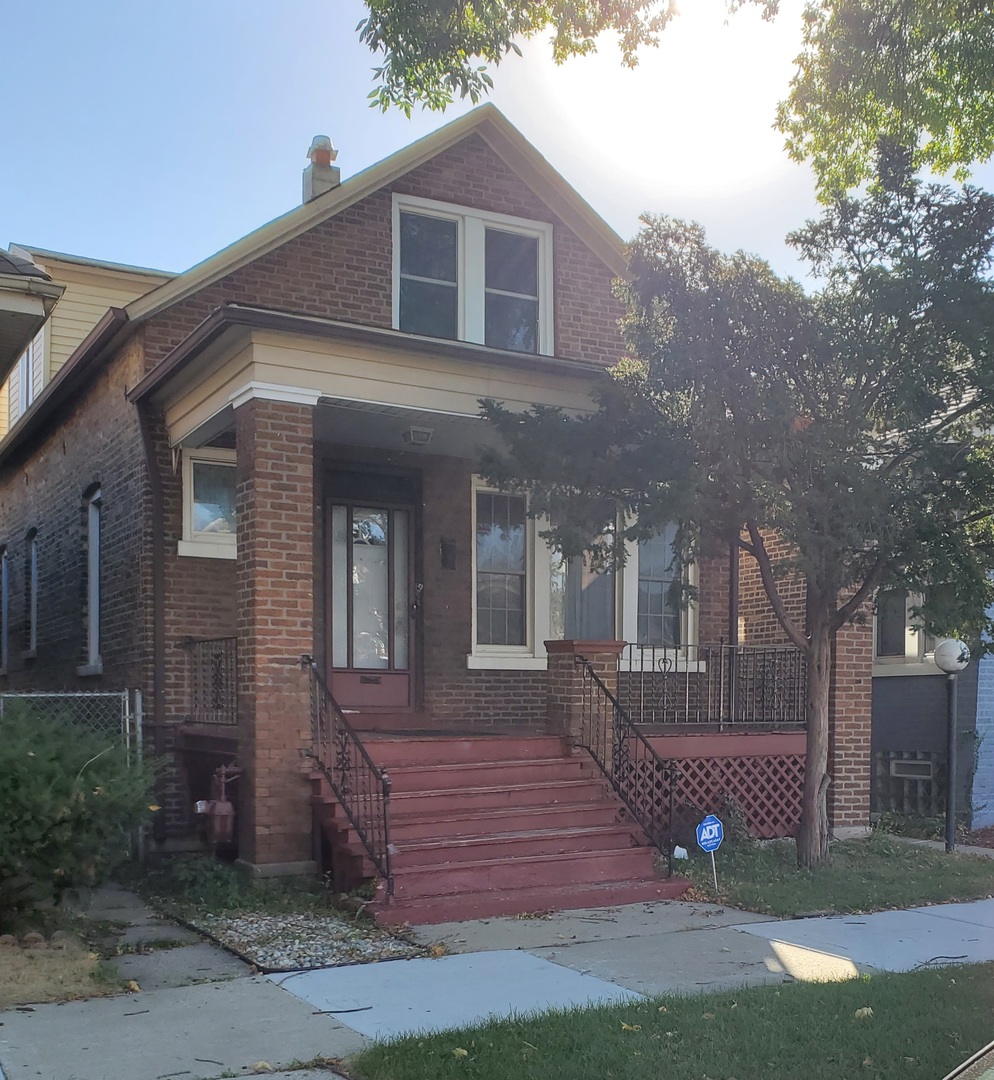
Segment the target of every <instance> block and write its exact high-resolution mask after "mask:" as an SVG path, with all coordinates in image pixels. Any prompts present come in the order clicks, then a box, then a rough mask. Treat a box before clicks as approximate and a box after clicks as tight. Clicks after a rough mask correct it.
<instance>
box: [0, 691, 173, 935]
mask: <svg viewBox="0 0 994 1080" xmlns="http://www.w3.org/2000/svg"><path fill="white" fill-rule="evenodd" d="M152 784H153V770H152V769H151V768H150V767H148V766H147V765H145V764H143V763H141V762H131V763H129V761H128V756H127V751H126V750H125V748H124V747H123V746H122V745H121V743H120V740H119V739H118V738H117V737H115V736H112V735H99V734H95V733H93V732H91V731H86V730H84V729H81V728H79V727H78V726H76V725H74V724H72V723H71V722H70V721H68V720H67V719H66V718H64V717H63V716H60V715H59V714H58V712H57V711H53V710H47V709H45V708H44V707H39V706H27V705H25V704H23V703H20V702H14V703H10V704H8V705H7V706H6V707H5V709H4V712H3V715H2V716H0V922H2V921H3V920H4V918H5V916H8V917H9V915H10V913H11V912H12V911H13V910H16V909H17V908H21V907H27V906H30V905H32V904H34V903H37V902H38V901H41V900H45V899H51V898H54V899H56V900H57V899H58V898H59V897H60V896H61V895H62V893H63V892H65V891H66V890H67V889H78V888H81V887H85V886H91V885H96V884H99V883H100V882H101V881H103V880H106V877H107V875H108V874H110V873H112V872H113V871H114V870H115V869H116V868H117V867H118V866H119V865H120V864H121V863H122V862H123V861H125V860H126V859H127V858H128V855H129V851H130V838H131V836H132V835H133V833H134V831H135V830H136V829H137V827H138V826H139V824H140V823H141V822H142V821H143V820H144V819H145V818H147V817H148V814H149V810H150V803H151V801H152Z"/></svg>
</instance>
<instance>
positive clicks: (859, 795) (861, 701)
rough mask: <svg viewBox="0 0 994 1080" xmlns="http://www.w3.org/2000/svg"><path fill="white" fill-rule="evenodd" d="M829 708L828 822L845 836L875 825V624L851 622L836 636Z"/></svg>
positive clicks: (835, 830)
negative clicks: (872, 790)
mask: <svg viewBox="0 0 994 1080" xmlns="http://www.w3.org/2000/svg"><path fill="white" fill-rule="evenodd" d="M832 666H833V676H832V691H831V697H830V699H829V706H828V709H829V711H828V722H829V737H828V772H829V775H830V776H831V777H832V783H831V785H830V786H829V789H828V820H829V823H830V824H831V826H832V830H833V832H834V833H835V834H836V835H839V832H840V830H842V832H843V835H845V834H846V833H847V832H850V831H851V830H853V829H858V830H863V829H865V828H866V827H867V826H868V825H869V824H870V769H871V767H872V756H871V750H870V728H871V720H870V714H871V710H872V694H873V621H872V619H870V618H869V617H867V619H866V622H865V623H863V624H862V625H859V624H854V623H850V624H849V625H848V626H844V627H842V629H841V630H839V632H838V633H837V634H836V636H835V656H834V663H833V665H832Z"/></svg>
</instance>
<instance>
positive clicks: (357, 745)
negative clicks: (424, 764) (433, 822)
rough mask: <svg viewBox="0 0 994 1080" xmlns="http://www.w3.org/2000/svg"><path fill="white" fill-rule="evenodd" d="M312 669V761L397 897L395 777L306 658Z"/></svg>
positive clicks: (390, 890) (302, 659)
mask: <svg viewBox="0 0 994 1080" xmlns="http://www.w3.org/2000/svg"><path fill="white" fill-rule="evenodd" d="M301 664H302V666H304V667H306V668H309V669H310V679H311V745H312V749H311V756H312V757H313V758H314V761H315V763H316V764H317V766H318V768H319V769H320V770H321V772H322V773H323V774H324V776H325V779H326V780H327V781H328V783H329V784H330V785H331V790H332V791H333V792H334V793H335V796H336V798H337V799H338V801H339V803H340V804H341V806H342V809H343V810H344V811H345V816H346V817H347V818H348V819H349V821H350V822H351V824H352V827H353V828H354V829H355V831H356V834H357V835H358V837H359V839H360V841H361V842H362V846H363V847H364V848H365V849H366V852H367V853H368V855H369V857H370V859H372V861H373V865H374V866H375V867H376V870H377V873H379V875H380V876H381V877H382V878H383V879H384V880H385V881H386V884H387V895H388V896H392V895H393V870H392V868H391V864H390V777H389V776H388V775H387V773H386V771H385V770H384V769H381V768H379V766H377V765H376V764H375V762H374V761H373V759H372V758H371V757H370V756H369V752H368V751H367V750H366V747H365V746H363V744H362V740H361V739H360V738H359V734H358V732H357V731H356V730H355V728H353V727H352V725H351V724H350V723H349V722H348V719H347V718H346V716H345V713H343V712H342V710H341V708H340V707H339V705H338V703H337V702H336V701H335V699H334V698H333V697H332V695H331V691H330V690H329V689H328V687H327V685H326V683H325V681H324V679H322V678H321V675H320V673H319V672H318V669H317V664H315V662H314V660H313V659H312V658H311V657H310V656H303V657H301Z"/></svg>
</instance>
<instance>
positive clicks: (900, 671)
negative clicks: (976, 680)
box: [872, 593, 944, 679]
mask: <svg viewBox="0 0 994 1080" xmlns="http://www.w3.org/2000/svg"><path fill="white" fill-rule="evenodd" d="M921 604H922V597H921V596H920V595H918V594H917V593H908V594H907V595H906V598H905V602H904V655H903V656H877V612H876V609H874V612H873V627H872V632H873V672H872V674H873V678H875V679H877V678H887V677H888V676H895V675H942V674H944V672H943V671H942V669H941V668H940V667H939V666H938V665H937V664H936V663H935V660H934V659H933V653H932V652H926V651H925V637H926V635H925V631H924V629H922V628H921V627H917V626H915V625H914V616H913V615H912V613H911V609H912V608H915V607H920V606H921Z"/></svg>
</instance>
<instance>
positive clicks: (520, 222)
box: [393, 193, 556, 356]
mask: <svg viewBox="0 0 994 1080" xmlns="http://www.w3.org/2000/svg"><path fill="white" fill-rule="evenodd" d="M402 210H408V211H410V212H411V213H414V214H423V215H425V216H428V217H440V218H446V219H448V220H450V221H456V222H457V223H458V226H459V236H458V241H457V248H456V250H457V257H458V269H457V272H456V285H457V290H458V303H457V305H456V312H457V314H456V323H457V332H456V340H458V341H469V342H473V343H474V344H477V345H483V344H485V341H484V339H485V336H486V335H485V287H486V279H485V266H486V264H485V260H484V253H485V248H484V243H485V231H486V228H487V226H492V227H494V228H498V229H501V230H503V231H504V232H517V233H521V234H522V235H524V236H533V237H536V238H537V239H538V349H537V355H540V356H553V355H555V350H556V343H555V317H554V311H553V298H554V278H553V268H552V225H551V224H549V223H548V222H545V221H529V220H528V219H527V218H519V217H512V216H511V215H509V214H492V213H489V212H487V211H485V210H474V209H472V208H470V207H467V206H457V205H454V204H452V203H444V202H438V201H437V200H435V199H421V198H418V197H416V196H414V195H398V194H396V193H395V194H394V196H393V328H394V329H395V330H399V329H400V214H401V211H402ZM522 355H523V356H528V355H535V354H529V353H522Z"/></svg>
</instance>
